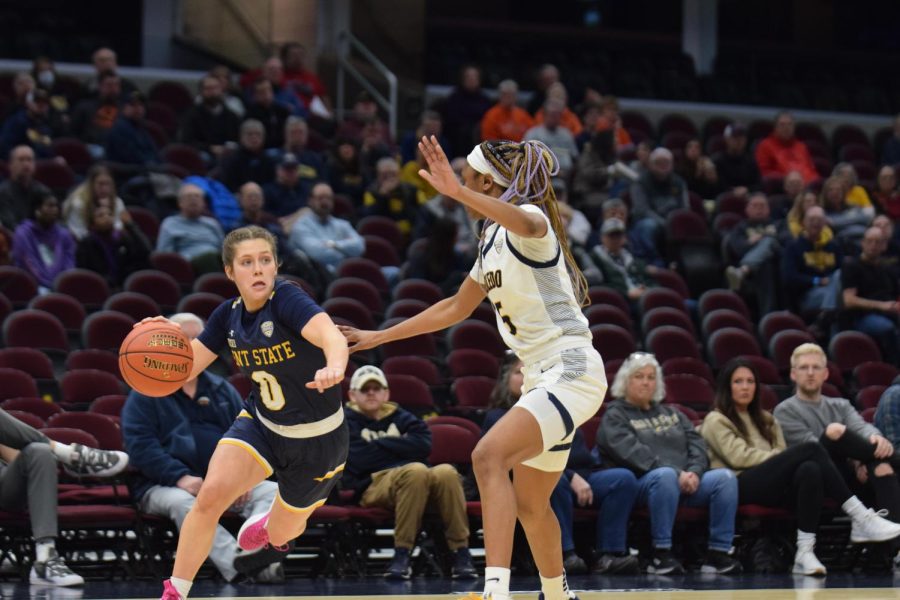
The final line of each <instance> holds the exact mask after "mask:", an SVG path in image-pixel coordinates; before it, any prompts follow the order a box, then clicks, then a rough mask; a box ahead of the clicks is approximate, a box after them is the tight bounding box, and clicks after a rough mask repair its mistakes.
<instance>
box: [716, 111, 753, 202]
mask: <svg viewBox="0 0 900 600" xmlns="http://www.w3.org/2000/svg"><path fill="white" fill-rule="evenodd" d="M722 137H723V139H724V140H725V149H724V150H723V151H722V152H719V153H718V154H716V155H715V156H714V157H713V162H714V163H715V164H716V173H718V174H719V183H721V184H722V186H723V187H724V188H725V189H726V190H730V191H731V192H732V193H735V194H738V195H742V196H743V195H745V194H746V193H747V192H748V191H749V190H751V189H753V188H755V187H757V186H758V185H759V168H757V166H756V160H755V159H754V158H753V156H751V154H750V152H749V151H748V147H747V127H746V126H745V125H744V124H743V123H740V122H738V121H735V122H734V123H731V124H729V125H728V126H727V127H725V131H724V132H723V135H722Z"/></svg>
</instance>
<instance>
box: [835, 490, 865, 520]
mask: <svg viewBox="0 0 900 600" xmlns="http://www.w3.org/2000/svg"><path fill="white" fill-rule="evenodd" d="M841 509H842V510H843V511H844V512H845V513H847V515H848V516H849V517H851V518H853V519H862V518H863V517H864V516H865V514H866V510H867V509H866V505H865V504H863V503H862V502H860V501H859V498H857V497H856V496H850V497H849V498H847V501H846V502H844V503H843V504H841Z"/></svg>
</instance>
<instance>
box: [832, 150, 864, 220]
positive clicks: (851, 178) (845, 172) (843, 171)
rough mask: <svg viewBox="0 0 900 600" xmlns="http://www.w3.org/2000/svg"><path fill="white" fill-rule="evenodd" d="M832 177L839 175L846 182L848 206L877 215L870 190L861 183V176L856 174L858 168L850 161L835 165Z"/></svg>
mask: <svg viewBox="0 0 900 600" xmlns="http://www.w3.org/2000/svg"><path fill="white" fill-rule="evenodd" d="M831 176H832V177H839V178H841V179H842V180H843V182H844V187H845V189H846V190H847V195H846V196H845V197H844V202H846V203H847V206H854V207H857V208H861V209H863V210H864V211H865V212H866V214H868V215H869V216H870V217H874V216H875V207H874V206H872V200H871V199H870V198H869V192H867V191H866V188H864V187H863V186H861V185H859V177H858V176H857V175H856V168H854V166H853V165H852V164H850V163H848V162H841V163H838V164H836V165H835V166H834V169H833V170H832V171H831Z"/></svg>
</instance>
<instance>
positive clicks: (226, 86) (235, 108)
mask: <svg viewBox="0 0 900 600" xmlns="http://www.w3.org/2000/svg"><path fill="white" fill-rule="evenodd" d="M209 74H210V75H212V76H213V77H215V78H217V79H218V80H219V83H221V84H222V102H224V103H225V108H227V109H228V110H230V111H231V112H233V113H234V114H236V115H237V117H238V120H239V121H240V120H241V119H243V118H244V115H245V114H247V108H246V107H245V106H244V99H243V97H242V96H243V94H242V93H241V88H239V87H238V86H236V85H235V84H234V80H233V79H232V77H231V69H229V68H228V67H227V66H225V65H216V66H214V67H213V68H212V69H210V70H209ZM195 102H196V101H195Z"/></svg>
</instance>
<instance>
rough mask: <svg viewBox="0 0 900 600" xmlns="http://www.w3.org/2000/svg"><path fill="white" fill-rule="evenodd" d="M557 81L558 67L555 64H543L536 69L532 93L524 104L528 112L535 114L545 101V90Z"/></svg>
mask: <svg viewBox="0 0 900 600" xmlns="http://www.w3.org/2000/svg"><path fill="white" fill-rule="evenodd" d="M558 82H559V69H557V68H556V66H555V65H551V64H549V63H548V64H544V65H541V67H540V68H539V69H538V70H537V72H536V73H535V77H534V83H535V88H534V93H533V94H532V96H531V100H529V101H528V104H527V105H526V106H525V108H526V110H528V112H529V113H530V114H532V115H533V114H535V113H537V112H538V111H539V110H541V108H543V106H544V102H546V101H547V91H548V90H549V89H550V86H551V85H553V84H554V83H558Z"/></svg>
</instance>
